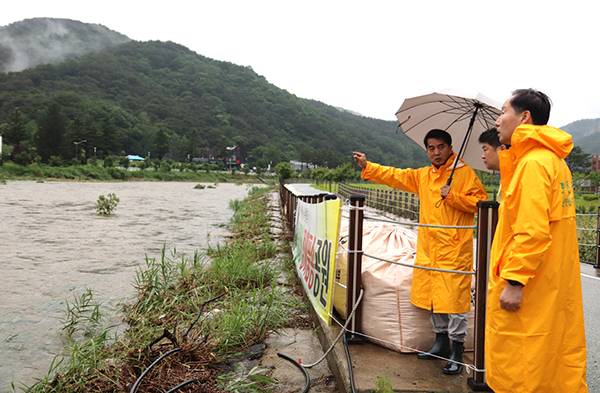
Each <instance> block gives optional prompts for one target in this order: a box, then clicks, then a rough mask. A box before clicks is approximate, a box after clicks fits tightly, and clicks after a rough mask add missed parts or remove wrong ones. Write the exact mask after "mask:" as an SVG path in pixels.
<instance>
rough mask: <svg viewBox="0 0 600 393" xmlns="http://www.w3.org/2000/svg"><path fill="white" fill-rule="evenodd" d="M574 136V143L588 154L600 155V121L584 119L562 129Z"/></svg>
mask: <svg viewBox="0 0 600 393" xmlns="http://www.w3.org/2000/svg"><path fill="white" fill-rule="evenodd" d="M561 129H562V130H563V131H566V132H568V133H569V134H571V135H572V136H573V143H574V144H575V145H576V146H581V149H582V150H583V151H584V152H586V153H588V154H600V119H583V120H577V121H574V122H573V123H569V124H567V125H566V126H564V127H561Z"/></svg>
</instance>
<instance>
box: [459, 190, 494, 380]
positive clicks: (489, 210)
mask: <svg viewBox="0 0 600 393" xmlns="http://www.w3.org/2000/svg"><path fill="white" fill-rule="evenodd" d="M498 206H499V204H498V202H495V201H480V202H477V207H478V208H479V212H478V214H477V256H476V267H475V271H476V274H475V326H474V333H475V348H474V350H473V365H474V366H475V367H476V368H477V369H479V370H484V369H485V352H484V349H485V313H486V307H487V286H488V269H489V261H490V250H491V247H492V240H493V238H494V233H495V232H496V224H497V223H498ZM467 385H468V386H469V387H470V388H471V390H473V391H476V392H482V391H491V389H490V388H489V386H488V385H487V383H486V382H485V373H484V372H478V371H473V377H470V378H468V379H467Z"/></svg>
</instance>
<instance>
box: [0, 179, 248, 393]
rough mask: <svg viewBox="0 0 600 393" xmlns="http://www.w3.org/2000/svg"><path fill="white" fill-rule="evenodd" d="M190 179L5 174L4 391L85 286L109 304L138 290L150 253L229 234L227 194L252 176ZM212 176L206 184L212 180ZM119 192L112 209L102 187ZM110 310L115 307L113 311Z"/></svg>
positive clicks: (1, 256)
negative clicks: (104, 212)
mask: <svg viewBox="0 0 600 393" xmlns="http://www.w3.org/2000/svg"><path fill="white" fill-rule="evenodd" d="M196 184H197V183H191V182H114V183H95V182H94V183H81V182H54V181H46V182H43V183H36V182H33V181H8V182H7V183H6V184H5V185H3V184H0V222H1V224H0V228H1V230H0V277H1V278H0V280H1V281H0V282H1V284H0V391H6V390H7V388H8V387H9V386H10V384H11V382H14V384H15V387H17V388H18V387H20V386H22V385H21V384H26V385H31V384H32V383H33V382H34V381H35V379H36V378H42V377H43V376H44V375H45V374H46V373H47V372H48V369H49V367H50V364H51V362H52V359H53V358H54V356H55V355H56V354H57V353H58V351H59V350H60V349H61V348H62V347H63V345H64V338H61V331H60V329H61V327H62V326H63V325H62V324H61V323H60V321H59V319H60V318H61V317H63V316H64V315H65V313H64V311H65V309H66V307H65V306H66V305H65V300H68V301H69V302H72V301H73V300H74V297H75V296H76V295H80V294H81V293H82V292H84V291H85V290H86V289H87V288H89V289H91V290H92V293H93V298H94V300H96V301H104V302H105V304H106V306H107V307H111V306H115V305H116V304H117V303H118V302H119V301H121V300H123V299H126V298H128V297H129V298H130V297H132V296H133V295H134V294H135V289H134V288H133V283H134V279H135V273H136V270H137V269H138V267H143V266H145V256H146V255H147V256H148V257H150V258H152V257H156V258H157V259H160V254H161V251H162V249H163V246H166V251H167V254H169V255H170V254H171V253H172V252H173V251H174V250H175V249H176V251H177V253H178V254H182V253H183V254H186V255H191V256H193V254H194V251H196V250H199V251H201V250H203V249H205V248H206V247H207V246H208V244H211V245H215V244H217V243H218V242H220V241H222V240H223V237H224V236H225V235H227V233H228V231H227V227H226V226H227V225H228V224H229V221H230V219H231V217H232V214H233V212H232V211H231V210H230V209H229V201H231V200H234V199H244V198H245V197H246V196H247V195H248V186H246V185H234V184H228V183H221V184H218V185H216V186H215V187H216V188H214V189H211V188H205V189H194V186H195V185H196ZM206 185H209V184H206ZM109 193H115V194H116V196H117V197H118V198H119V199H120V202H119V204H118V206H117V208H116V210H115V212H114V214H112V215H110V216H99V215H97V214H96V210H95V208H94V206H95V205H96V201H97V199H98V197H99V196H100V195H105V196H107V195H108V194H109ZM113 313H116V311H115V312H113Z"/></svg>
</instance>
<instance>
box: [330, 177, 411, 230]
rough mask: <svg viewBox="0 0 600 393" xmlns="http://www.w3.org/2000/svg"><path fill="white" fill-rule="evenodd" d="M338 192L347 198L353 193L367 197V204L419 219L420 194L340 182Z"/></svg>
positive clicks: (401, 215) (398, 214)
mask: <svg viewBox="0 0 600 393" xmlns="http://www.w3.org/2000/svg"><path fill="white" fill-rule="evenodd" d="M338 194H340V195H341V196H343V197H345V198H349V197H350V196H351V195H357V196H362V197H364V198H365V206H369V207H372V208H374V209H377V210H380V211H383V212H388V213H392V214H395V215H397V216H399V217H404V218H407V219H409V220H414V221H419V206H420V205H419V196H418V195H416V194H413V193H410V192H405V191H400V190H394V189H392V190H382V189H373V188H368V187H361V186H355V185H349V184H347V183H339V184H338Z"/></svg>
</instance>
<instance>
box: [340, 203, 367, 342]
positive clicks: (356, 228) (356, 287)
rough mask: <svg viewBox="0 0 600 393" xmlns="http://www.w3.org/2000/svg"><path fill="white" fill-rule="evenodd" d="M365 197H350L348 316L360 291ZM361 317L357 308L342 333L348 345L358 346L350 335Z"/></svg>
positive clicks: (360, 340) (352, 335) (355, 338)
mask: <svg viewBox="0 0 600 393" xmlns="http://www.w3.org/2000/svg"><path fill="white" fill-rule="evenodd" d="M364 204H365V197H363V196H359V195H352V196H350V222H349V226H348V273H347V274H348V275H347V280H348V281H347V282H346V315H348V316H349V315H350V313H351V312H352V309H353V308H354V305H355V304H356V302H357V301H358V297H359V296H360V291H361V289H362V282H361V277H360V275H361V273H362V254H363V250H362V236H363V217H364V212H363V206H364ZM361 322H362V315H361V309H360V307H358V309H357V310H356V312H355V313H354V316H353V317H352V318H351V319H350V322H349V324H348V329H349V330H350V331H349V332H346V333H344V334H345V336H346V339H347V341H348V343H350V344H360V343H362V339H361V338H360V337H359V336H358V335H356V334H354V333H352V332H357V331H358V330H357V327H358V326H361Z"/></svg>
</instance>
